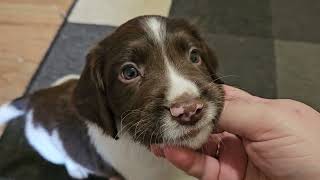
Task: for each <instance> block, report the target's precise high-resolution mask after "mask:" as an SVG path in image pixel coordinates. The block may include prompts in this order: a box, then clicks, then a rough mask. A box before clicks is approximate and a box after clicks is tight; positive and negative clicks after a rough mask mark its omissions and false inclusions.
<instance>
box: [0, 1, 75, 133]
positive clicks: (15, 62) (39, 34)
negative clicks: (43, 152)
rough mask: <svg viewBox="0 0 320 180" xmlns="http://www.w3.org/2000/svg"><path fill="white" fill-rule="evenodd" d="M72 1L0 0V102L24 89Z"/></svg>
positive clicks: (9, 98) (11, 97) (0, 130)
mask: <svg viewBox="0 0 320 180" xmlns="http://www.w3.org/2000/svg"><path fill="white" fill-rule="evenodd" d="M72 2H73V0H1V1H0V34H1V35H0V104H2V103H4V102H6V101H10V100H11V99H13V98H15V97H17V96H20V95H21V94H22V93H23V92H24V90H25V88H26V86H27V84H28V83H29V81H30V79H31V77H32V75H33V73H34V72H35V70H36V69H37V67H38V65H39V63H40V62H41V60H42V58H43V56H44V54H45V53H46V51H47V49H48V47H49V46H50V44H51V42H52V40H53V38H54V36H55V34H56V33H57V30H58V29H59V27H60V25H61V24H62V22H63V20H64V18H65V16H66V13H67V11H68V9H69V8H70V6H71V4H72ZM2 129H3V128H1V127H0V135H1V132H2Z"/></svg>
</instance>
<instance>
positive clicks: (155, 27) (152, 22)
mask: <svg viewBox="0 0 320 180" xmlns="http://www.w3.org/2000/svg"><path fill="white" fill-rule="evenodd" d="M146 24H147V26H148V28H147V32H148V34H149V36H151V37H152V38H153V39H154V40H156V41H157V42H159V43H161V44H163V41H164V39H165V33H166V30H165V24H164V23H162V22H161V20H159V19H158V18H156V17H151V18H148V19H147V20H146Z"/></svg>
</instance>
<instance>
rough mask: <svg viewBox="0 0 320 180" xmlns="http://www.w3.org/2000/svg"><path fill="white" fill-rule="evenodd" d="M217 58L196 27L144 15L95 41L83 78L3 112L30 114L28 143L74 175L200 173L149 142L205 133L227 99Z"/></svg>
mask: <svg viewBox="0 0 320 180" xmlns="http://www.w3.org/2000/svg"><path fill="white" fill-rule="evenodd" d="M216 68H217V62H216V59H215V57H214V55H213V53H212V52H211V51H210V49H209V48H208V46H207V45H206V44H205V42H204V41H203V40H202V39H201V37H200V36H199V34H198V33H197V32H196V30H195V29H194V27H192V26H191V25H189V24H188V23H186V22H185V21H181V20H171V19H166V18H163V17H160V16H142V17H138V18H135V19H132V20H130V21H128V22H127V23H125V24H124V25H122V26H120V27H119V28H118V29H117V30H116V31H115V32H114V33H113V34H112V35H110V36H108V37H106V38H105V39H103V40H102V41H101V42H99V43H98V45H97V46H96V47H95V48H94V49H93V50H91V52H90V53H89V54H88V56H87V64H86V66H85V68H84V70H83V72H82V74H81V77H80V79H79V80H77V79H74V77H71V78H70V76H69V77H67V78H65V79H64V80H62V81H61V80H59V81H57V83H55V84H54V85H55V86H53V87H50V88H48V89H44V90H40V91H37V92H35V93H34V94H31V95H28V96H26V97H24V98H22V99H17V100H15V101H13V102H12V103H10V104H6V105H4V106H2V107H1V108H0V122H1V121H2V122H6V121H8V120H10V119H12V118H14V117H17V116H22V115H24V116H25V117H26V118H25V119H26V128H25V134H26V137H27V139H28V141H29V143H30V144H31V145H32V146H33V147H34V148H35V149H36V150H37V151H38V152H39V153H40V154H41V155H42V156H43V157H44V158H45V159H47V160H49V161H50V162H53V163H56V164H61V165H65V167H66V169H67V170H68V172H69V174H70V175H71V176H73V177H75V178H85V177H87V176H88V174H90V173H92V174H95V175H99V176H104V177H122V178H125V179H129V180H130V179H133V180H144V179H145V180H150V179H153V180H158V179H159V180H160V179H168V180H171V179H193V178H192V177H190V176H188V175H186V174H184V173H183V172H182V171H180V170H178V169H177V168H175V167H174V166H172V165H171V164H170V163H168V162H167V161H165V160H163V159H160V158H157V157H155V156H154V155H153V154H152V153H151V152H150V150H149V147H150V145H151V144H171V145H179V146H186V147H189V148H193V149H197V148H200V147H201V146H202V145H203V144H204V143H205V142H206V140H207V138H208V136H209V135H210V133H211V132H212V131H213V128H214V126H215V123H216V121H217V118H218V116H219V114H220V112H221V109H222V107H223V90H222V88H221V86H220V85H219V84H217V83H216V80H217V76H216V74H215V73H216Z"/></svg>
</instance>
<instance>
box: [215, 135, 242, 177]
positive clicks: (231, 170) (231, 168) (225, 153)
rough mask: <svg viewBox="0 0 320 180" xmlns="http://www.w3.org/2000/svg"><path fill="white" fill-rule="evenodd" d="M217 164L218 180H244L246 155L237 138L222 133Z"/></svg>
mask: <svg viewBox="0 0 320 180" xmlns="http://www.w3.org/2000/svg"><path fill="white" fill-rule="evenodd" d="M219 162H220V174H219V179H232V180H242V179H244V176H245V171H246V167H247V155H246V152H245V149H244V147H243V145H242V142H241V140H240V139H239V138H238V137H237V136H235V135H233V134H230V133H226V132H225V133H223V138H222V145H221V150H220V155H219Z"/></svg>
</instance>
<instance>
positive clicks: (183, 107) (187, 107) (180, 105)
mask: <svg viewBox="0 0 320 180" xmlns="http://www.w3.org/2000/svg"><path fill="white" fill-rule="evenodd" d="M202 109H203V102H202V101H201V100H199V99H191V100H187V101H181V102H177V103H174V104H172V106H171V107H170V113H171V115H172V116H173V119H174V120H176V121H177V122H178V123H179V124H181V125H194V124H196V123H197V122H198V121H199V120H200V119H201V116H202Z"/></svg>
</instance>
